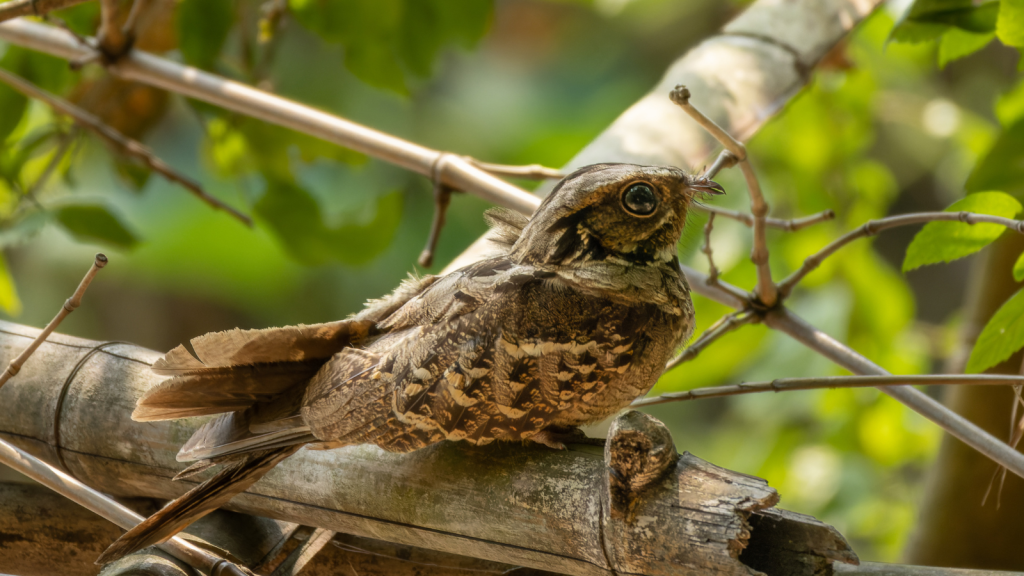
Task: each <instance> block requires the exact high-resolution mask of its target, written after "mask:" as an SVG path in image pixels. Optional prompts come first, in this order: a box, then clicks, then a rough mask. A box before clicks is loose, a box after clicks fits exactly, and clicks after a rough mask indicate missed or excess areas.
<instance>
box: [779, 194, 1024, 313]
mask: <svg viewBox="0 0 1024 576" xmlns="http://www.w3.org/2000/svg"><path fill="white" fill-rule="evenodd" d="M925 222H964V223H966V224H971V225H974V224H981V223H986V224H999V225H1000V226H1005V227H1007V228H1009V229H1011V230H1014V231H1016V232H1019V233H1021V234H1024V220H1013V219H1010V218H1003V217H1001V216H992V215H990V214H978V213H976V212H915V213H913V214H901V215H899V216H889V217H888V218H880V219H878V220H868V221H867V222H865V223H864V224H862V225H861V226H860V227H859V228H857V229H856V230H853V231H851V232H847V233H846V234H844V235H843V236H840V237H839V238H838V239H836V240H834V241H832V243H830V244H829V245H827V246H825V247H824V248H822V249H821V250H819V251H818V252H816V253H815V254H813V255H811V256H808V257H807V259H806V260H804V263H803V265H802V266H801V267H800V269H799V270H797V271H796V272H793V273H792V274H790V275H789V276H788V277H787V278H786V279H785V280H783V281H782V282H779V294H780V295H781V296H782V298H786V297H787V296H789V294H790V293H791V292H792V291H793V287H794V286H796V285H797V283H799V282H800V281H801V280H803V279H804V276H807V275H808V274H810V273H811V271H813V270H814V269H815V268H817V267H818V266H821V263H822V262H823V261H824V260H825V259H826V258H828V257H829V256H831V255H832V254H835V253H836V251H838V250H839V249H840V248H842V247H843V246H846V245H847V244H849V243H850V242H853V241H854V240H857V239H858V238H866V237H868V236H874V235H875V234H878V233H879V232H882V231H883V230H888V229H890V228H896V227H898V226H910V225H912V224H922V223H925Z"/></svg>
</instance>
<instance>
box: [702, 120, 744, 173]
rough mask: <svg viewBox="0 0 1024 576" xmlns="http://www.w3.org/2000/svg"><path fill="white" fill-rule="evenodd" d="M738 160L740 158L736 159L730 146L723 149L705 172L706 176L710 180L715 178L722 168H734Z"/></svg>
mask: <svg viewBox="0 0 1024 576" xmlns="http://www.w3.org/2000/svg"><path fill="white" fill-rule="evenodd" d="M702 126H703V124H702ZM736 162H738V160H737V159H736V155H735V154H733V153H732V152H730V151H729V149H728V148H726V149H725V150H722V151H721V152H719V153H718V157H717V158H715V161H714V163H712V164H711V167H710V168H708V169H707V170H706V171H705V172H704V177H705V178H707V179H709V180H710V179H713V178H714V177H715V176H717V175H718V173H719V172H721V171H722V170H724V169H726V168H732V167H733V166H735V165H736Z"/></svg>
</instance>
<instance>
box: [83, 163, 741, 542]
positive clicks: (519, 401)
mask: <svg viewBox="0 0 1024 576" xmlns="http://www.w3.org/2000/svg"><path fill="white" fill-rule="evenodd" d="M721 192H722V189H721V187H720V186H718V185H717V184H715V183H714V182H711V181H708V180H705V179H700V178H696V177H694V176H691V175H688V174H687V173H685V172H683V171H682V170H679V169H676V168H662V167H649V166H637V165H632V164H596V165H593V166H587V167H585V168H582V169H580V170H577V171H576V172H574V173H572V174H570V175H569V176H567V177H566V178H565V179H564V180H562V181H561V182H560V183H559V184H558V186H557V187H556V188H555V189H554V191H553V192H552V193H551V194H550V195H549V196H548V197H547V198H546V199H545V200H544V202H543V203H542V204H541V205H540V208H538V209H537V211H536V213H535V214H534V215H533V217H532V218H531V219H529V220H528V219H527V218H526V217H524V216H521V215H519V214H516V213H513V212H509V211H505V210H492V211H490V212H489V213H488V215H487V218H488V220H489V222H490V224H491V227H492V228H491V232H490V233H489V234H490V238H491V240H492V242H493V244H494V245H495V246H496V247H498V250H497V254H495V255H493V256H491V257H489V258H486V259H484V260H481V261H479V262H477V263H475V264H472V265H469V266H466V267H464V268H462V269H459V270H456V271H455V272H452V273H450V274H447V275H445V276H423V277H420V278H411V279H409V280H407V281H406V282H404V283H403V284H402V285H401V286H400V287H399V288H398V289H397V290H395V292H394V293H393V294H391V295H390V296H388V297H386V298H382V299H380V300H375V301H371V302H369V303H368V304H367V306H366V308H365V309H364V310H363V311H362V312H360V313H358V314H356V315H354V316H352V317H351V318H349V319H347V320H342V321H339V322H331V323H326V324H317V325H312V326H301V325H300V326H291V327H285V328H273V329H268V330H230V331H227V332H217V333H212V334H206V335H204V336H200V337H198V338H195V339H194V340H192V346H193V349H194V351H195V356H193V355H192V354H191V353H190V352H189V351H188V350H186V349H185V348H184V347H183V346H179V347H177V348H175V349H174V350H171V351H170V352H169V353H168V354H167V355H166V356H164V357H163V358H161V359H160V360H159V361H157V362H156V363H155V364H154V365H153V370H154V371H156V372H157V373H159V374H163V375H167V376H171V378H169V379H167V380H165V381H164V382H162V383H161V384H159V385H158V386H156V387H155V388H153V389H151V390H149V391H148V392H147V393H146V394H145V395H144V396H143V397H142V398H141V399H140V400H139V401H138V405H137V407H136V410H135V412H134V413H133V414H132V417H133V419H135V420H138V421H151V420H167V419H174V418H185V417H191V416H203V415H211V414H221V416H219V417H217V418H215V419H213V420H211V421H209V422H208V423H206V424H205V425H204V426H202V427H201V428H200V429H199V430H197V431H196V433H195V434H194V435H193V436H192V438H191V439H190V440H189V441H188V442H187V443H186V444H185V445H184V446H183V447H182V448H181V451H180V452H179V454H178V460H180V461H195V464H193V465H192V466H190V467H189V468H187V469H186V470H185V471H183V472H182V473H181V474H179V476H185V475H190V474H193V473H196V472H199V471H201V470H204V469H206V468H209V467H211V466H216V465H221V469H220V470H219V471H218V472H217V473H216V474H215V475H214V476H213V477H212V478H210V479H209V480H207V481H206V482H204V483H203V484H200V485H199V486H197V487H196V488H194V489H193V490H191V491H190V492H188V493H186V494H185V495H183V496H181V497H180V498H178V499H177V500H175V501H174V502H172V503H171V504H169V505H168V506H167V507H165V508H164V509H162V510H161V511H159V512H157V513H156V514H154V515H153V516H152V517H150V518H149V519H147V520H146V521H144V522H142V523H141V524H139V525H138V526H136V527H135V528H133V529H132V530H130V531H128V532H127V533H126V534H125V535H123V536H122V537H121V538H120V539H119V540H118V541H117V542H115V543H114V544H112V545H111V546H110V548H108V549H107V550H106V551H105V552H104V553H103V555H102V556H101V557H100V559H99V562H110V561H112V560H115V559H117V558H120V557H121V556H123V555H124V554H127V553H130V552H133V551H135V550H138V549H140V548H143V547H145V546H148V545H151V544H154V543H156V542H159V541H162V540H164V539H166V538H168V537H170V536H172V535H173V534H175V533H177V532H178V531H179V530H181V529H182V528H184V527H185V526H187V525H188V524H190V523H191V522H193V521H194V520H196V519H198V518H199V517H201V516H203V515H204V514H207V513H208V512H210V511H212V510H214V509H216V508H217V507H219V506H221V505H223V504H225V503H226V502H227V501H228V500H230V499H231V498H232V497H233V496H234V495H235V494H238V493H240V492H242V491H244V490H246V489H247V488H249V487H250V486H251V485H252V484H253V483H255V482H256V481H257V480H258V479H259V478H260V477H261V476H263V475H264V474H265V473H266V472H267V471H268V470H270V469H271V468H272V467H273V466H275V465H276V464H277V463H278V462H280V461H281V460H283V459H284V458H286V457H288V456H289V455H291V454H292V453H294V452H295V451H297V450H298V449H300V448H302V447H303V446H310V447H313V448H336V447H341V446H350V445H355V444H366V443H372V444H376V445H378V446H380V447H381V448H383V449H385V450H390V451H395V452H409V451H412V450H417V449H419V448H422V447H424V446H429V445H431V444H434V443H436V442H440V441H442V440H446V439H447V440H464V441H466V442H471V443H473V444H477V445H483V444H487V443H489V442H492V441H494V440H506V441H521V440H532V441H535V442H540V443H544V444H547V445H550V446H553V447H560V444H559V443H558V441H557V438H556V437H555V435H554V434H552V430H558V429H562V428H564V427H572V426H578V425H582V424H587V423H591V422H596V421H598V420H601V419H603V418H605V417H607V416H609V415H612V414H614V413H615V412H616V411H618V410H619V409H621V408H623V407H625V406H627V405H628V404H629V403H630V402H632V401H633V400H634V399H635V398H637V397H638V396H641V395H642V394H644V393H646V392H647V390H648V389H650V388H651V386H653V385H654V382H655V381H656V380H657V379H658V377H659V376H660V375H661V373H662V370H663V369H664V366H665V363H666V361H667V360H668V359H669V358H670V357H671V355H672V354H673V353H674V352H675V351H676V350H677V349H678V348H679V347H680V346H682V345H683V344H684V343H685V342H686V340H687V339H688V338H689V337H690V334H691V332H692V330H693V324H694V317H693V305H692V303H691V301H690V294H689V287H688V286H687V284H686V280H685V279H684V278H683V276H682V274H681V272H680V270H679V265H678V261H677V257H676V245H677V243H678V242H679V238H680V235H681V234H682V230H683V226H684V224H685V222H686V217H687V209H688V208H689V206H690V203H691V201H693V199H694V197H695V196H698V195H700V194H705V193H721Z"/></svg>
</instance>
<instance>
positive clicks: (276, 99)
mask: <svg viewBox="0 0 1024 576" xmlns="http://www.w3.org/2000/svg"><path fill="white" fill-rule="evenodd" d="M0 38H2V39H4V40H6V41H8V42H11V43H14V44H18V45H21V46H25V47H28V48H32V49H35V50H39V51H42V52H46V53H48V54H51V55H53V56H57V57H59V58H65V59H68V60H76V59H81V58H84V57H89V56H90V55H92V54H94V52H93V51H91V50H89V49H88V48H86V47H84V46H82V45H81V44H80V43H79V42H78V41H76V40H75V39H74V38H73V37H71V36H70V35H69V34H67V33H66V32H64V31H62V30H60V29H59V28H55V27H52V26H46V25H43V24H37V23H35V22H28V21H25V20H15V21H11V22H4V23H2V24H0ZM107 69H108V70H109V71H110V72H111V73H112V74H114V75H115V76H118V77H120V78H122V79H124V80H131V81H134V82H139V83H141V84H148V85H151V86H156V87H158V88H162V89H164V90H168V91H170V92H175V93H178V94H181V95H183V96H187V97H189V98H195V99H196V100H201V101H203V102H207V103H210V104H213V105H216V106H220V107H222V108H225V109H227V110H232V111H234V112H238V113H241V114H245V115H247V116H252V117H253V118H257V119H260V120H263V121H265V122H270V123H271V124H277V125H279V126H284V127H286V128H291V129H292V130H296V131H298V132H302V133H304V134H309V135H312V136H315V137H318V138H321V139H323V140H326V141H328V142H333V143H334V144H338V145H340V146H344V147H346V148H350V149H352V150H355V151H357V152H362V153H364V154H367V155H369V156H373V157H374V158H379V159H381V160H384V161H386V162H391V163H393V164H396V165H398V166H401V167H403V168H406V169H408V170H412V171H413V172H418V173H420V174H422V175H424V176H428V177H429V176H431V171H432V167H433V166H434V165H435V163H436V162H437V159H438V158H439V157H440V156H441V155H442V154H447V153H446V152H440V151H438V150H431V149H430V148H426V147H424V146H420V145H418V144H414V143H412V142H408V141H406V140H403V139H401V138H397V137H395V136H391V135H389V134H385V133H383V132H380V131H377V130H374V129H372V128H368V127H366V126H362V125H360V124H356V123H355V122H351V121H349V120H345V119H343V118H339V117H337V116H334V115H331V114H328V113H326V112H321V111H319V110H316V109H314V108H312V107H309V106H305V105H303V104H299V103H298V102H294V101H292V100H288V99H287V98H282V97H280V96H277V95H274V94H271V93H269V92H264V91H262V90H259V89H256V88H253V87H251V86H247V85H245V84H242V83H240V82H235V81H232V80H227V79H225V78H221V77H219V76H216V75H214V74H210V73H207V72H203V71H202V70H199V69H197V68H193V67H191V66H184V65H182V64H178V63H177V62H172V61H170V60H167V59H165V58H160V57H159V56H154V55H152V54H148V53H146V52H141V51H139V50H132V51H131V52H129V53H128V54H126V55H124V56H123V57H122V58H120V59H119V60H117V62H115V63H112V64H111V65H109V66H108V67H107ZM450 156H451V157H450V158H448V159H447V160H446V161H445V162H444V169H443V170H441V172H440V180H441V182H442V183H443V184H445V185H447V186H449V187H451V188H452V189H455V190H464V191H467V192H472V193H474V194H476V195H477V196H480V197H481V198H483V199H484V200H487V201H489V202H491V203H492V204H498V205H500V206H505V207H507V208H511V209H513V210H517V211H519V212H522V213H524V214H532V213H533V210H534V209H535V208H536V206H537V198H536V197H535V196H533V195H531V194H530V193H529V192H526V191H525V190H523V189H521V188H518V187H516V186H513V185H512V184H509V183H508V182H505V181H503V180H501V179H499V178H496V177H494V176H492V175H491V174H488V173H487V172H486V171H484V170H481V169H480V168H477V167H476V166H474V165H473V164H472V163H470V162H469V161H467V160H465V159H463V158H461V157H458V156H455V155H450Z"/></svg>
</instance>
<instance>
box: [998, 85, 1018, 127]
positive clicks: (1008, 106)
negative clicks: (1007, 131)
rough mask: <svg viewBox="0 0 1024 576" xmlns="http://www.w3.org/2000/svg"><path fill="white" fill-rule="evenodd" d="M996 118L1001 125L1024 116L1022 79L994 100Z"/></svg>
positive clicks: (1010, 123)
mask: <svg viewBox="0 0 1024 576" xmlns="http://www.w3.org/2000/svg"><path fill="white" fill-rule="evenodd" d="M995 108H996V118H999V123H1000V124H1002V125H1003V126H1010V125H1012V124H1013V123H1014V122H1016V121H1017V120H1020V119H1021V118H1024V80H1021V81H1020V82H1017V85H1016V86H1014V87H1013V88H1011V89H1010V91H1009V92H1007V93H1006V94H1003V95H1002V96H1000V97H999V99H998V100H996V107H995Z"/></svg>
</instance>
